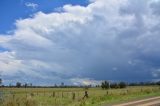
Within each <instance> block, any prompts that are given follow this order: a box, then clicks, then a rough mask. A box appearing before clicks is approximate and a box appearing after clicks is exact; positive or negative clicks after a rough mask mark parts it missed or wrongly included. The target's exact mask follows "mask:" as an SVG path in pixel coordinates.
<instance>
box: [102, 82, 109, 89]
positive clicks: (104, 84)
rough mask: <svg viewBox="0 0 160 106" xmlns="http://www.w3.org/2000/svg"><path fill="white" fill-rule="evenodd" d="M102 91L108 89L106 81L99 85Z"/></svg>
mask: <svg viewBox="0 0 160 106" xmlns="http://www.w3.org/2000/svg"><path fill="white" fill-rule="evenodd" d="M101 87H102V89H108V88H109V82H108V81H104V82H102V84H101Z"/></svg>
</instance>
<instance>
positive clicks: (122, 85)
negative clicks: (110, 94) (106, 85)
mask: <svg viewBox="0 0 160 106" xmlns="http://www.w3.org/2000/svg"><path fill="white" fill-rule="evenodd" d="M119 87H120V88H126V87H127V84H126V83H125V82H120V83H119Z"/></svg>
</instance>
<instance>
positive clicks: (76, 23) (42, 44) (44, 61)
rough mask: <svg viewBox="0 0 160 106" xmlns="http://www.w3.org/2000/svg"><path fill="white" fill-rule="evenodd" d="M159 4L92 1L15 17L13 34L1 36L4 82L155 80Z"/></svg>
mask: <svg viewBox="0 0 160 106" xmlns="http://www.w3.org/2000/svg"><path fill="white" fill-rule="evenodd" d="M159 4H160V1H159V0H150V1H149V0H142V1H141V2H140V1H138V0H134V1H132V0H94V1H91V3H90V4H89V5H88V6H86V7H83V6H72V5H65V6H64V7H63V8H62V9H63V12H61V13H58V12H53V13H49V14H45V13H43V12H38V13H36V14H34V16H33V17H30V18H26V19H21V20H17V21H16V29H15V30H14V33H13V34H11V35H5V36H3V35H2V36H1V37H0V44H1V47H3V48H6V49H7V50H8V51H3V52H1V53H0V66H1V69H0V71H1V73H2V76H4V79H5V80H6V83H8V82H9V81H11V80H15V77H13V76H17V77H16V80H15V81H17V80H18V79H20V80H22V81H28V80H26V79H28V78H29V79H30V82H33V83H34V82H35V80H37V79H38V80H39V81H40V84H42V83H45V84H46V83H48V84H51V83H53V84H54V83H56V82H61V81H63V82H64V81H65V82H66V83H73V79H81V81H83V80H82V79H83V78H84V79H88V80H89V79H95V80H104V79H106V80H107V79H108V80H127V81H135V80H152V79H158V78H159V77H160V76H159V75H158V74H156V75H155V73H157V70H159V69H160V64H159V63H160V55H159V53H160V49H159V48H158V45H159V44H160V36H159V34H160V30H159V28H160V21H159V19H160V14H159V12H160V9H159V7H158V6H157V5H159ZM153 5H155V6H153ZM17 78H18V79H17ZM74 81H75V80H74ZM74 83H76V81H75V82H74ZM77 83H79V81H78V82H77Z"/></svg>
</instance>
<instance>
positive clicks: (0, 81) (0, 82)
mask: <svg viewBox="0 0 160 106" xmlns="http://www.w3.org/2000/svg"><path fill="white" fill-rule="evenodd" d="M1 85H2V79H1V78H0V86H1Z"/></svg>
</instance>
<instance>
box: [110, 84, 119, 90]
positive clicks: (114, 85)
mask: <svg viewBox="0 0 160 106" xmlns="http://www.w3.org/2000/svg"><path fill="white" fill-rule="evenodd" d="M110 87H111V88H115V89H116V88H119V85H118V84H117V83H112V84H111V85H110Z"/></svg>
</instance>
